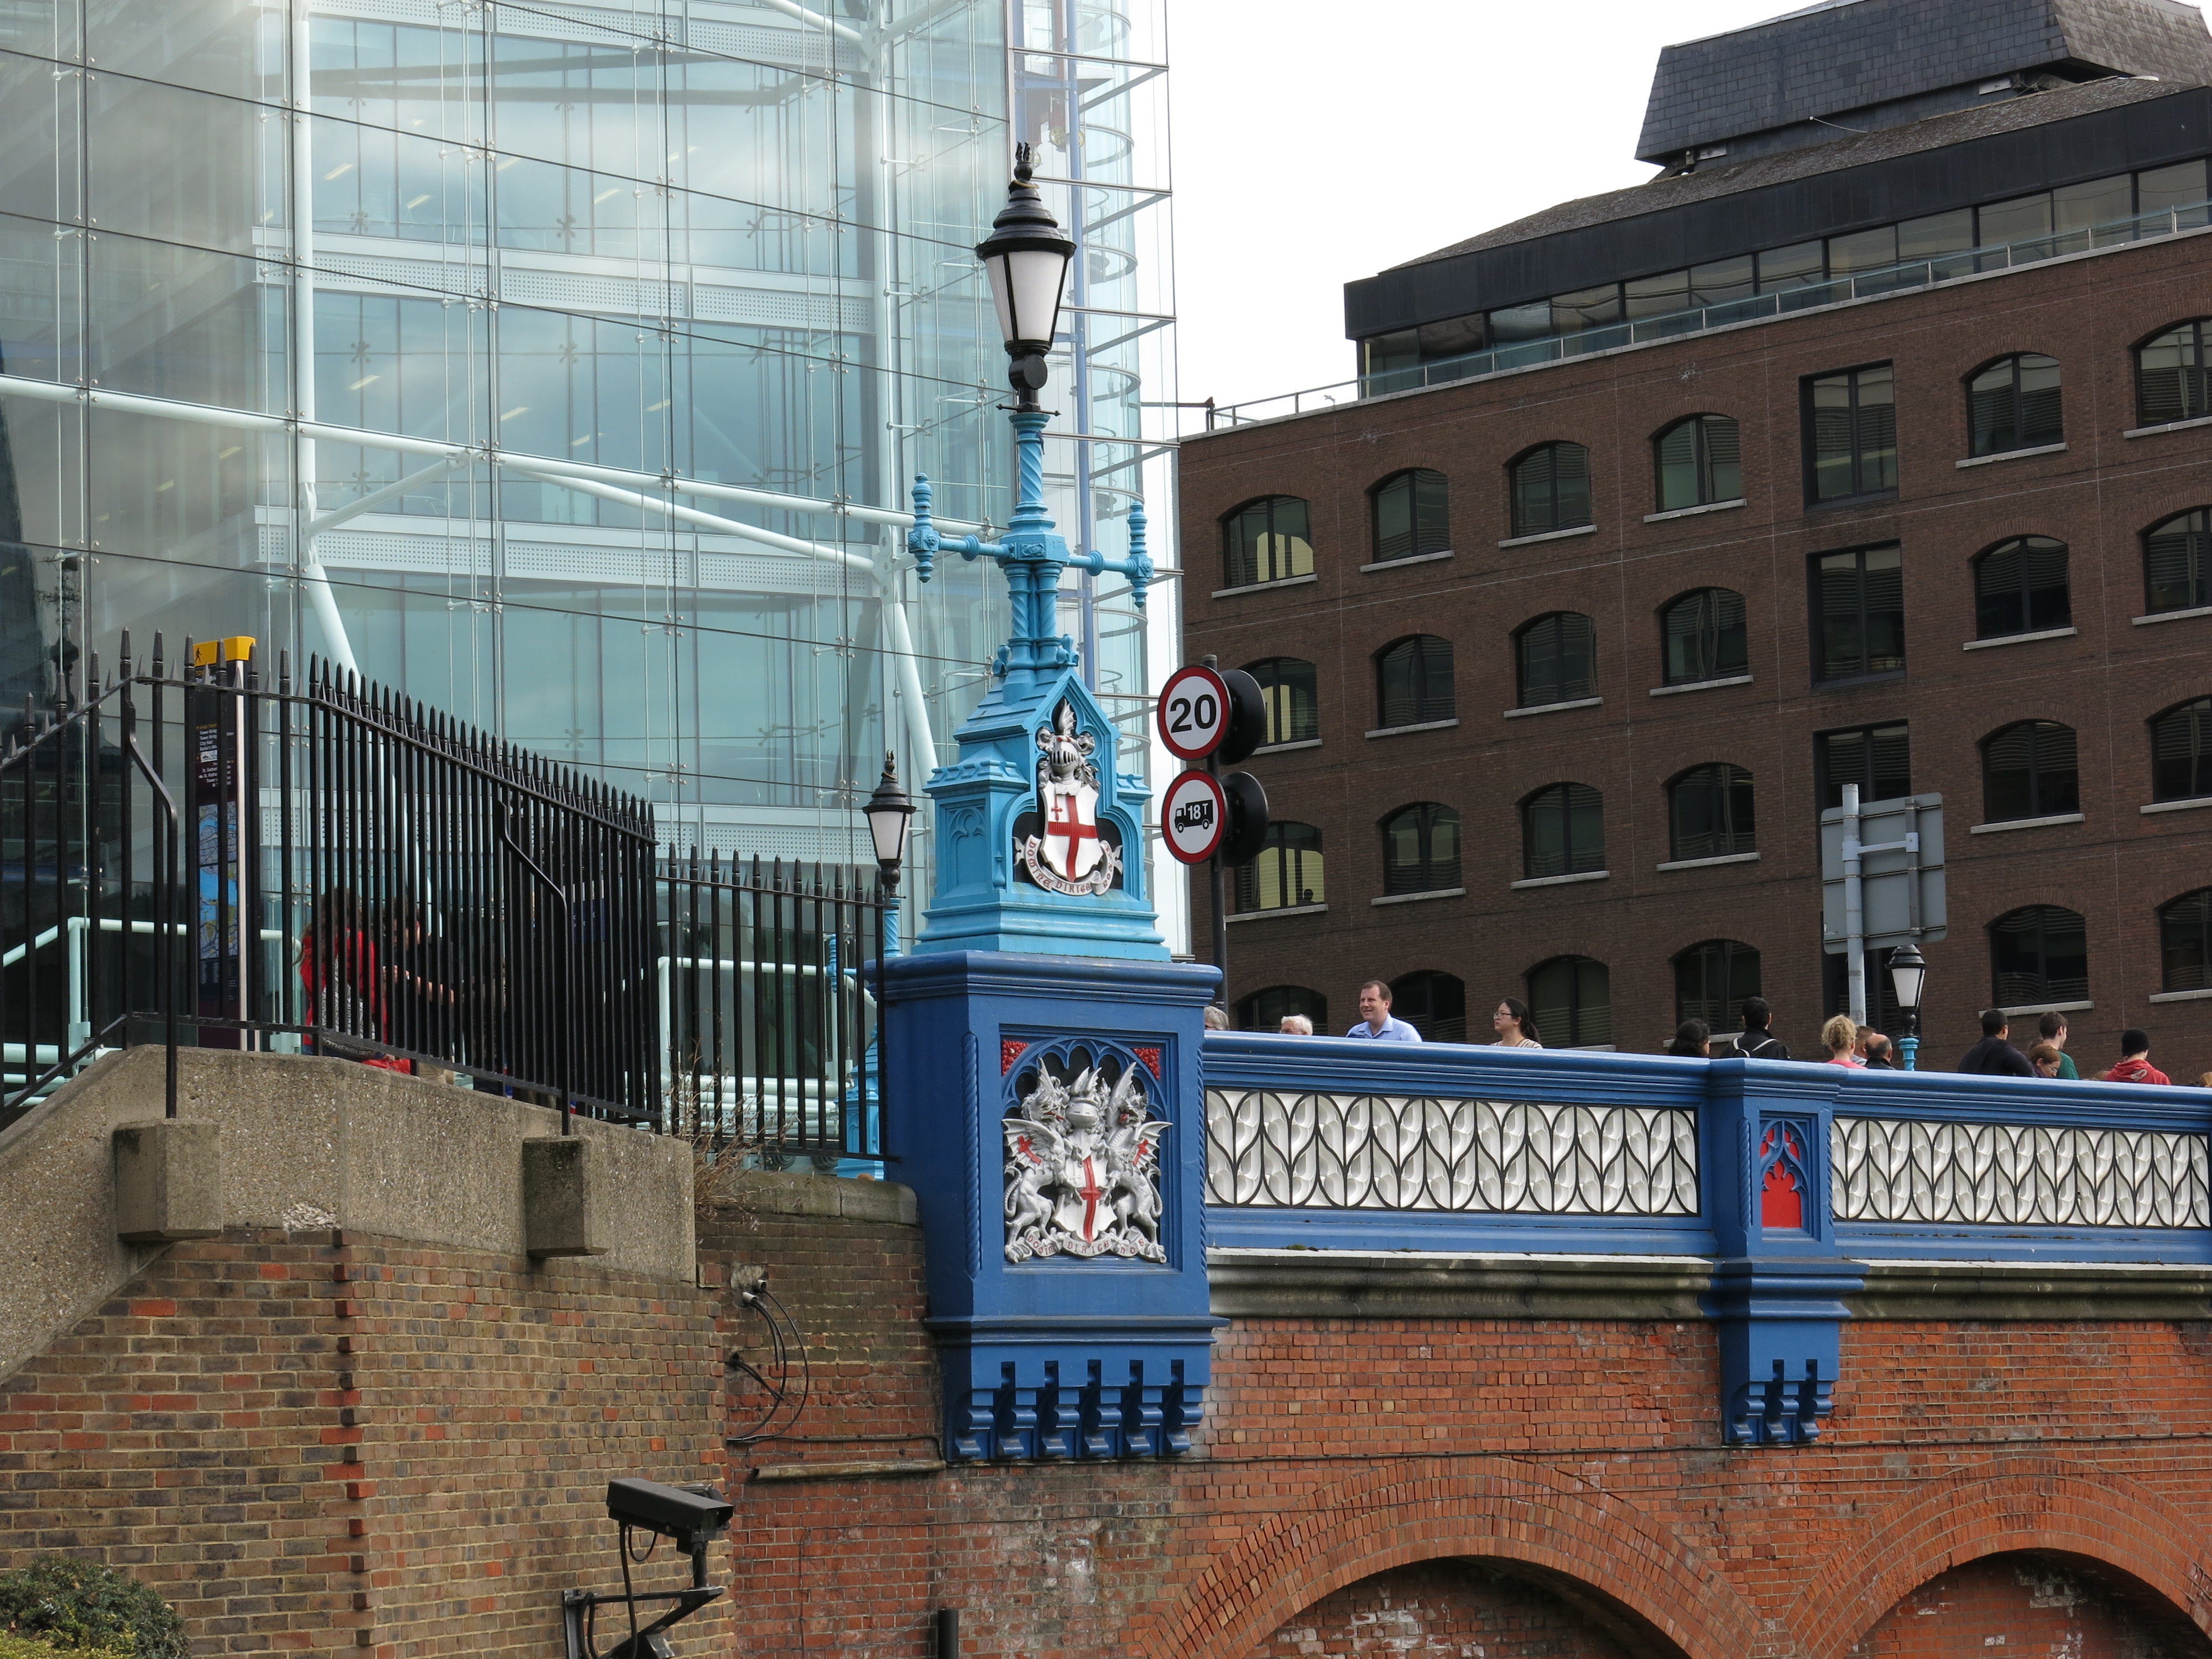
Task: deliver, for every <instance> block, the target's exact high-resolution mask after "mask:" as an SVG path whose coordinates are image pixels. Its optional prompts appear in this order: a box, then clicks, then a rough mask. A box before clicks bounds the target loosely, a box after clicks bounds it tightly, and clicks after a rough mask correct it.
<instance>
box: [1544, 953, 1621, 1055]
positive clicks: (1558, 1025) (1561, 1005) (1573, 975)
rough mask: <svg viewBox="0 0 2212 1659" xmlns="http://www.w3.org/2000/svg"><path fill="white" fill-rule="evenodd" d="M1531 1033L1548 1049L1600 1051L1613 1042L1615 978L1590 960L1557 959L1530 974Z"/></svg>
mask: <svg viewBox="0 0 2212 1659" xmlns="http://www.w3.org/2000/svg"><path fill="white" fill-rule="evenodd" d="M1528 1013H1529V1017H1530V1018H1532V1019H1533V1020H1534V1022H1535V1026H1536V1029H1535V1030H1534V1032H1533V1033H1532V1034H1531V1035H1533V1036H1534V1037H1535V1039H1536V1041H1537V1042H1541V1043H1542V1044H1543V1045H1544V1046H1545V1047H1546V1048H1604V1047H1606V1046H1607V1045H1608V1044H1610V1043H1611V1042H1613V975H1611V974H1610V973H1609V972H1607V969H1606V965H1605V964H1604V963H1601V962H1599V961H1597V960H1595V958H1593V957H1553V958H1552V959H1551V960H1550V961H1549V962H1540V963H1537V964H1536V965H1535V966H1534V968H1531V969H1529V970H1528Z"/></svg>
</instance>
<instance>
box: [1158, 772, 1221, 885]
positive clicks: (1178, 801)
mask: <svg viewBox="0 0 2212 1659" xmlns="http://www.w3.org/2000/svg"><path fill="white" fill-rule="evenodd" d="M1228 824H1229V798H1228V797H1227V796H1226V795H1225V794H1223V793H1222V792H1221V786H1220V785H1219V784H1218V783H1217V782H1215V781H1214V780H1213V779H1212V776H1211V775H1208V774H1206V773H1204V772H1185V773H1182V774H1181V775H1179V776H1177V777H1176V781H1174V782H1173V783H1170V785H1168V792H1167V793H1166V794H1165V795H1164V796H1162V797H1161V798H1160V834H1161V836H1162V838H1163V839H1164V840H1165V841H1166V842H1167V846H1168V851H1169V852H1170V853H1172V854H1175V856H1176V858H1178V859H1180V860H1182V862H1184V863H1185V864H1203V863H1205V862H1206V860H1208V859H1210V858H1212V856H1213V854H1214V850H1215V849H1216V848H1218V847H1219V846H1220V845H1221V837H1222V834H1223V832H1224V831H1225V829H1227V828H1228Z"/></svg>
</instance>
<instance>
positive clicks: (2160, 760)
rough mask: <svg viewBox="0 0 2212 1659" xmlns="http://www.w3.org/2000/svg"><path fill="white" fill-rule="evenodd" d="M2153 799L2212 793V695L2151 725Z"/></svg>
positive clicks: (2196, 796) (2172, 798)
mask: <svg viewBox="0 0 2212 1659" xmlns="http://www.w3.org/2000/svg"><path fill="white" fill-rule="evenodd" d="M2150 747H2151V798H2152V799H2154V800H2197V799H2200V798H2202V797H2204V796H2208V795H2212V697H2200V698H2199V699H2198V700H2197V702H2191V703H2184V704H2183V705H2182V706H2181V707H2180V708H2174V709H2170V710H2168V711H2167V712H2166V713H2165V714H2160V716H2159V717H2158V719H2157V720H2154V722H2153V723H2152V725H2151V745H2150Z"/></svg>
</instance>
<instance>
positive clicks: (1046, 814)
mask: <svg viewBox="0 0 2212 1659" xmlns="http://www.w3.org/2000/svg"><path fill="white" fill-rule="evenodd" d="M1036 746H1037V763H1036V779H1037V782H1036V805H1037V816H1038V821H1039V823H1040V825H1041V826H1042V827H1041V829H1040V831H1039V833H1037V834H1036V835H1034V836H1029V837H1027V838H1026V839H1024V841H1023V842H1022V844H1021V847H1020V848H1019V853H1020V856H1021V860H1022V863H1023V865H1024V866H1025V867H1026V868H1027V869H1028V871H1029V873H1030V880H1032V881H1034V882H1035V883H1036V884H1037V885H1038V886H1040V887H1042V888H1045V889H1047V890H1049V891H1051V892H1054V893H1066V894H1070V895H1073V896H1083V895H1086V894H1093V893H1103V892H1107V891H1109V890H1111V889H1112V887H1113V885H1114V879H1115V877H1116V876H1118V875H1120V874H1121V848H1118V847H1115V846H1114V845H1113V844H1112V843H1110V842H1108V841H1106V840H1105V839H1104V838H1103V836H1100V834H1099V833H1098V768H1097V765H1096V764H1094V763H1093V760H1092V757H1094V756H1095V755H1096V754H1097V752H1098V739H1097V738H1095V737H1092V736H1091V734H1090V733H1089V732H1079V731H1077V730H1076V726H1075V708H1074V706H1073V704H1071V703H1070V702H1067V701H1066V699H1065V698H1063V699H1061V701H1060V707H1059V708H1056V709H1054V711H1053V717H1052V724H1051V725H1049V726H1045V727H1044V728H1042V730H1040V731H1039V732H1037V734H1036Z"/></svg>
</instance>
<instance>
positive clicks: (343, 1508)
mask: <svg viewBox="0 0 2212 1659" xmlns="http://www.w3.org/2000/svg"><path fill="white" fill-rule="evenodd" d="M717 1314H718V1310H717V1298H716V1297H715V1296H714V1295H713V1294H711V1293H705V1292H696V1291H690V1290H688V1289H686V1288H685V1287H683V1286H671V1285H665V1284H661V1283H658V1282H655V1281H652V1280H647V1279H637V1278H632V1277H629V1276H626V1275H618V1274H613V1273H604V1272H600V1271H599V1270H596V1269H593V1268H592V1267H587V1266H573V1265H565V1264H563V1265H555V1266H550V1267H534V1266H533V1265H532V1263H530V1262H529V1261H526V1260H521V1259H516V1258H510V1257H502V1256H495V1255H483V1254H478V1253H472V1252H465V1251H456V1250H436V1249H422V1248H418V1247H415V1246H410V1245H404V1244H394V1243H390V1242H388V1241H380V1240H378V1239H375V1238H373V1237H362V1236H360V1235H357V1234H340V1233H334V1232H331V1231H317V1232H312V1233H293V1234H287V1233H283V1232H261V1231H233V1232H231V1233H229V1234H228V1235H226V1236H225V1237H223V1238H222V1239H220V1240H208V1241H205V1242H202V1243H187V1244H179V1245H175V1246H173V1247H172V1248H171V1249H169V1251H168V1252H167V1254H166V1255H163V1256H161V1258H160V1259H159V1260H158V1261H155V1263H153V1264H152V1265H151V1266H150V1267H149V1268H148V1269H147V1270H146V1271H145V1272H144V1273H141V1274H140V1275H139V1276H138V1277H137V1279H134V1280H132V1281H131V1283H130V1284H129V1285H126V1286H125V1288H124V1290H123V1291H121V1292H120V1293H119V1294H118V1296H117V1297H114V1298H113V1299H112V1301H110V1302H108V1303H107V1304H105V1305H103V1306H102V1307H101V1308H100V1309H99V1310H98V1311H97V1312H95V1313H94V1314H93V1315H92V1316H90V1317H88V1318H86V1319H84V1320H83V1321H82V1322H79V1323H78V1324H77V1325H76V1327H75V1328H73V1329H72V1330H70V1332H69V1333H68V1334H66V1335H65V1336H64V1337H62V1338H61V1339H59V1340H57V1341H55V1342H54V1343H52V1345H50V1346H48V1348H47V1349H46V1352H43V1353H41V1354H40V1355H39V1356H37V1357H36V1358H33V1359H32V1360H31V1361H30V1362H29V1363H28V1364H25V1365H24V1366H23V1367H22V1368H21V1369H20V1370H17V1371H15V1373H13V1374H12V1375H10V1376H8V1377H6V1378H5V1379H4V1380H0V1565H15V1564H16V1563H17V1562H18V1561H20V1560H21V1559H23V1558H24V1557H26V1556H27V1555H29V1554H31V1553H35V1552H38V1551H43V1550H63V1551H68V1552H71V1553H85V1554H91V1555H96V1556H98V1557H99V1558H100V1559H106V1560H107V1561H109V1562H111V1563H112V1564H113V1565H118V1566H121V1567H124V1568H125V1569H127V1570H128V1571H131V1572H133V1573H135V1574H137V1576H139V1577H143V1578H144V1579H146V1580H147V1581H148V1582H149V1583H152V1584H154V1585H155V1587H156V1588H157V1589H160V1590H161V1592H162V1594H164V1595H167V1596H168V1597H169V1598H170V1599H171V1600H172V1601H174V1602H175V1603H176V1605H177V1606H178V1607H179V1610H180V1611H181V1612H182V1613H184V1614H185V1618H186V1619H187V1620H188V1621H189V1623H190V1626H191V1632H192V1634H193V1638H194V1648H195V1651H197V1652H198V1653H201V1654H205V1655H213V1654H219V1653H261V1652H271V1651H285V1652H295V1651H296V1652H307V1653H332V1654H335V1653H338V1652H342V1651H357V1652H373V1653H374V1656H376V1659H412V1656H422V1659H428V1656H433V1655H436V1656H446V1655H451V1654H455V1653H460V1652H468V1653H472V1654H476V1653H482V1654H501V1653H512V1654H517V1655H521V1654H530V1655H533V1656H537V1655H543V1654H545V1653H548V1652H553V1651H557V1650H558V1649H557V1644H558V1642H559V1640H560V1635H559V1632H560V1614H559V1605H560V1594H561V1591H562V1590H563V1589H568V1588H570V1587H572V1586H578V1587H585V1588H593V1589H602V1590H605V1589H611V1588H617V1586H618V1577H619V1573H618V1568H617V1562H616V1559H615V1555H614V1549H613V1540H614V1536H615V1533H614V1529H613V1528H612V1526H611V1523H610V1522H607V1520H606V1519H605V1505H604V1502H603V1499H604V1494H605V1481H606V1480H607V1479H608V1477H610V1476H611V1475H617V1474H643V1475H647V1476H649V1477H653V1478H658V1479H662V1480H706V1479H714V1478H718V1477H719V1475H720V1466H721V1447H720V1434H719V1422H718V1420H717V1419H718V1411H717V1397H718V1395H719V1392H720V1367H719V1364H718V1363H717V1362H718V1361H719V1359H720V1352H719V1350H718V1347H717V1345H716V1341H715V1334H716V1332H715V1327H716V1323H717ZM675 1565H677V1564H674V1563H672V1562H671V1559H670V1553H669V1551H668V1550H667V1549H666V1547H665V1546H664V1547H662V1550H661V1553H660V1556H659V1559H658V1560H657V1561H656V1562H655V1564H654V1565H653V1567H651V1568H649V1569H647V1570H646V1572H645V1576H649V1577H651V1579H652V1581H653V1587H663V1586H664V1581H665V1580H666V1579H667V1578H669V1577H671V1576H672V1573H671V1568H672V1567H674V1566H675ZM641 1587H642V1586H641ZM722 1618H723V1615H722V1614H721V1613H719V1612H717V1613H710V1614H706V1615H702V1616H701V1617H700V1618H699V1619H698V1620H695V1621H694V1625H693V1626H692V1627H693V1628H694V1629H702V1630H703V1629H710V1628H712V1627H713V1626H714V1625H717V1624H719V1623H720V1620H721V1619H722Z"/></svg>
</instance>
